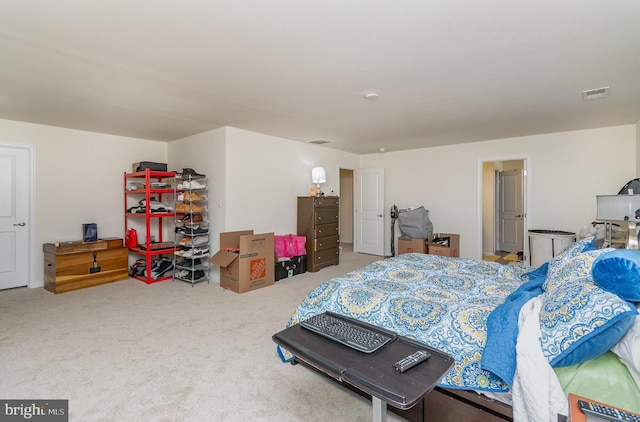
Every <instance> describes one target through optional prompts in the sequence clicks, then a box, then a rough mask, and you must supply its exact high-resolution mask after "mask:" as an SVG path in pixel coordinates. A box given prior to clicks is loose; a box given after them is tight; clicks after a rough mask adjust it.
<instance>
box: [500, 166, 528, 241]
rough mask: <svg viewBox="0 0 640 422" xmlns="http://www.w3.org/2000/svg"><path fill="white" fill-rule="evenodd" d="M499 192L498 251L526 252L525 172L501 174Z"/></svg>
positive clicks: (510, 171) (512, 171)
mask: <svg viewBox="0 0 640 422" xmlns="http://www.w3.org/2000/svg"><path fill="white" fill-rule="evenodd" d="M499 185H500V187H499V191H498V198H499V201H498V206H499V209H498V249H499V250H501V251H505V252H511V253H516V252H520V251H524V194H523V187H524V171H523V170H522V169H517V170H509V171H502V172H500V176H499Z"/></svg>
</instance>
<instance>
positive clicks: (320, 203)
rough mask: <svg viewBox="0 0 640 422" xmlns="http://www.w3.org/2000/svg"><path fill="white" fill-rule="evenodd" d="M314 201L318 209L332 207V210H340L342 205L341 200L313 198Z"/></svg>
mask: <svg viewBox="0 0 640 422" xmlns="http://www.w3.org/2000/svg"><path fill="white" fill-rule="evenodd" d="M313 199H314V205H315V207H316V208H323V207H327V208H329V207H332V208H338V206H339V205H340V198H335V197H334V198H313Z"/></svg>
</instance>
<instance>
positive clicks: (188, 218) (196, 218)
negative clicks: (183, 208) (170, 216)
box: [178, 213, 203, 224]
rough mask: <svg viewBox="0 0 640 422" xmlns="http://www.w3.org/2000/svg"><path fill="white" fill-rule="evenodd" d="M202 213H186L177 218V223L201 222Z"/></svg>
mask: <svg viewBox="0 0 640 422" xmlns="http://www.w3.org/2000/svg"><path fill="white" fill-rule="evenodd" d="M202 220H203V218H202V214H191V213H189V214H187V215H185V216H183V217H182V218H180V219H179V220H178V223H183V224H191V223H202V222H203V221H202Z"/></svg>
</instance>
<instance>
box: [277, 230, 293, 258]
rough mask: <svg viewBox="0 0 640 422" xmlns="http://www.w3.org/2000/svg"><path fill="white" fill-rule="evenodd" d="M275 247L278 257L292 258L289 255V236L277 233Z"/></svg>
mask: <svg viewBox="0 0 640 422" xmlns="http://www.w3.org/2000/svg"><path fill="white" fill-rule="evenodd" d="M273 247H274V248H275V250H276V257H278V258H291V257H290V256H289V255H287V236H279V235H275V236H274V237H273Z"/></svg>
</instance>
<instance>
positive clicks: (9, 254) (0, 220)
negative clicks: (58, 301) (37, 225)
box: [0, 145, 31, 289]
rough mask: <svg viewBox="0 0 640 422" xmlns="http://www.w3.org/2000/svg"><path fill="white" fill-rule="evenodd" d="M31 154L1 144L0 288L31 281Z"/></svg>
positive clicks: (18, 285) (8, 287)
mask: <svg viewBox="0 0 640 422" xmlns="http://www.w3.org/2000/svg"><path fill="white" fill-rule="evenodd" d="M30 154H31V152H30V150H29V149H26V148H19V147H15V148H14V147H9V146H2V145H0V289H10V288H12V287H21V286H26V285H27V284H29V280H28V274H29V223H30V221H29V198H30V191H29V189H30V186H31V181H30V175H31V168H30V166H31V160H30Z"/></svg>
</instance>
